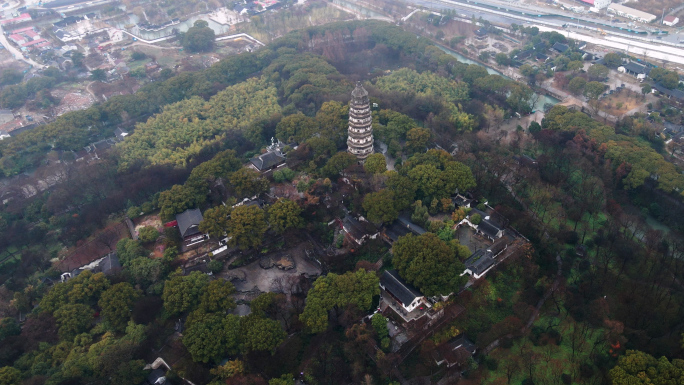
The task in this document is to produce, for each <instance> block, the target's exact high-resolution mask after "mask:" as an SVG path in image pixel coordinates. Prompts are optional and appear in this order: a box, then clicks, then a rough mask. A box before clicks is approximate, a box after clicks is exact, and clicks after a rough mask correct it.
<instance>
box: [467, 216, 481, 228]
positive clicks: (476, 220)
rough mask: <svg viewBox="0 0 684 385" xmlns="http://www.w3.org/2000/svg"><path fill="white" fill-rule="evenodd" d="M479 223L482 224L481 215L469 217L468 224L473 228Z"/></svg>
mask: <svg viewBox="0 0 684 385" xmlns="http://www.w3.org/2000/svg"><path fill="white" fill-rule="evenodd" d="M481 222H482V215H480V214H473V215H471V216H470V223H472V224H474V225H475V226H477V225H479V224H480V223H481Z"/></svg>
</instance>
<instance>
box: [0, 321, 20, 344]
mask: <svg viewBox="0 0 684 385" xmlns="http://www.w3.org/2000/svg"><path fill="white" fill-rule="evenodd" d="M19 333H21V327H20V326H19V324H18V323H17V321H16V320H15V319H14V318H11V317H6V318H0V342H2V340H4V339H5V338H7V337H12V336H17V335H19Z"/></svg>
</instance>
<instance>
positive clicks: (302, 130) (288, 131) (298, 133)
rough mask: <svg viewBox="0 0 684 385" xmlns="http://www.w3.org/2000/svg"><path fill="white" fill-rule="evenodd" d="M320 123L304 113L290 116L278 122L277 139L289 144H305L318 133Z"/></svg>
mask: <svg viewBox="0 0 684 385" xmlns="http://www.w3.org/2000/svg"><path fill="white" fill-rule="evenodd" d="M318 127H319V126H318V122H317V121H316V120H315V119H314V118H310V117H308V116H306V115H304V114H302V113H297V114H293V115H288V116H286V117H284V118H282V119H281V120H280V122H278V125H277V126H276V138H278V139H280V140H282V141H283V142H286V143H289V142H292V141H295V142H300V143H301V142H304V141H306V140H307V139H309V138H311V137H312V136H313V135H314V134H315V133H316V132H317V131H318Z"/></svg>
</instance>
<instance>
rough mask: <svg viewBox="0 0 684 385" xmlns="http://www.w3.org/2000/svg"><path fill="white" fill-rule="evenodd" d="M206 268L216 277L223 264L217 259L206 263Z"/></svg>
mask: <svg viewBox="0 0 684 385" xmlns="http://www.w3.org/2000/svg"><path fill="white" fill-rule="evenodd" d="M207 267H208V268H209V271H211V273H212V274H214V275H216V274H218V273H220V272H221V271H222V270H223V262H221V261H219V260H218V259H213V260H211V261H210V262H209V263H207Z"/></svg>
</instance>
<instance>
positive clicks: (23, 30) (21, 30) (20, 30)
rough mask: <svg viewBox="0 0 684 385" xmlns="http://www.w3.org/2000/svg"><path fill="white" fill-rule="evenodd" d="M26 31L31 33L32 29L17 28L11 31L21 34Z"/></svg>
mask: <svg viewBox="0 0 684 385" xmlns="http://www.w3.org/2000/svg"><path fill="white" fill-rule="evenodd" d="M26 31H33V27H26V28H19V29H15V30H14V31H12V33H22V32H26Z"/></svg>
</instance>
